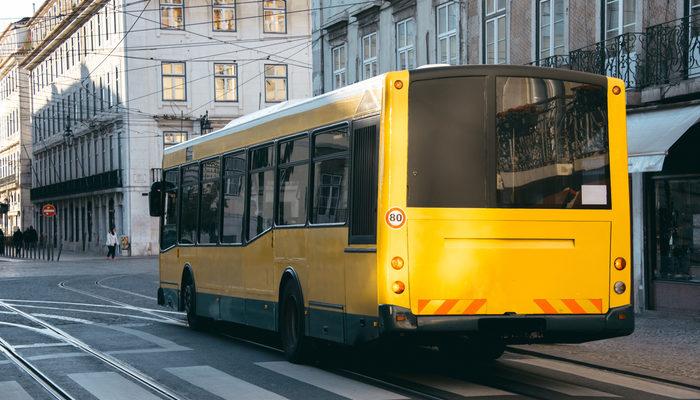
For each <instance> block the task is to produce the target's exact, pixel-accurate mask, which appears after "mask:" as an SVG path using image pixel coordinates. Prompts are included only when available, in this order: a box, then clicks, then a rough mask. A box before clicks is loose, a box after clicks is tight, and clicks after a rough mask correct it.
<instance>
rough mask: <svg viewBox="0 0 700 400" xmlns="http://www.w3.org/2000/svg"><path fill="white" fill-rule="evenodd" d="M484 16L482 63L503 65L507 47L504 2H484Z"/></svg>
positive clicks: (493, 0)
mask: <svg viewBox="0 0 700 400" xmlns="http://www.w3.org/2000/svg"><path fill="white" fill-rule="evenodd" d="M484 16H485V17H484V31H485V32H484V62H485V63H486V64H505V63H506V48H507V47H508V42H507V40H508V38H507V36H506V0H485V1H484Z"/></svg>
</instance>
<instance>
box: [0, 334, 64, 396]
mask: <svg viewBox="0 0 700 400" xmlns="http://www.w3.org/2000/svg"><path fill="white" fill-rule="evenodd" d="M0 353H2V354H3V355H5V357H7V359H8V360H10V361H11V362H12V363H13V364H15V365H16V366H17V367H18V368H19V369H20V370H22V371H23V372H25V373H26V374H27V375H29V376H30V377H31V378H32V380H34V381H35V382H36V383H38V384H39V385H40V386H41V387H42V388H43V389H44V390H46V391H47V392H48V393H49V394H50V395H51V396H52V397H54V398H55V399H57V400H77V399H76V398H75V397H73V396H71V395H70V393H68V392H67V391H66V390H65V389H63V388H62V387H61V386H59V385H58V384H57V383H55V382H54V381H52V380H51V379H50V378H49V377H47V376H46V375H44V373H42V372H41V371H40V370H39V369H38V368H37V367H35V366H34V364H32V363H31V362H29V361H28V360H27V359H26V358H24V357H22V356H21V355H20V354H19V353H18V352H17V351H15V349H14V347H12V345H10V344H9V343H8V342H7V341H6V340H5V339H3V338H1V337H0Z"/></svg>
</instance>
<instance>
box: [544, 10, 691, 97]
mask: <svg viewBox="0 0 700 400" xmlns="http://www.w3.org/2000/svg"><path fill="white" fill-rule="evenodd" d="M532 64H533V65H540V66H543V67H553V68H570V69H572V70H576V71H584V72H591V73H595V74H602V75H608V76H614V77H616V78H620V79H622V80H623V81H625V86H626V87H627V88H628V89H642V88H645V87H648V86H654V85H661V84H668V83H675V82H679V81H682V80H685V79H688V78H693V77H697V76H700V14H694V15H690V16H688V17H685V18H680V19H677V20H673V21H669V22H665V23H663V24H659V25H654V26H651V27H649V28H647V30H646V32H629V33H624V34H622V35H620V36H616V37H613V38H610V39H607V40H604V41H602V42H598V43H595V44H593V45H590V46H587V47H583V48H580V49H577V50H573V51H571V52H569V54H568V55H562V56H553V57H548V58H545V59H542V60H538V61H535V62H533V63H532Z"/></svg>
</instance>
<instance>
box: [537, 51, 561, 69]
mask: <svg viewBox="0 0 700 400" xmlns="http://www.w3.org/2000/svg"><path fill="white" fill-rule="evenodd" d="M530 65H537V66H540V67H547V68H567V69H568V68H569V55H568V54H564V55H557V56H549V57H547V58H541V59H539V60H537V61H533V62H531V63H530Z"/></svg>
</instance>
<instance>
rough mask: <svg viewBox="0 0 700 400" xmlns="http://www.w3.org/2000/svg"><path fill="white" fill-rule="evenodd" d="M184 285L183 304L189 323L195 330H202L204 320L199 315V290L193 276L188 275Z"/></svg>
mask: <svg viewBox="0 0 700 400" xmlns="http://www.w3.org/2000/svg"><path fill="white" fill-rule="evenodd" d="M183 286H184V287H183V290H182V305H183V308H184V309H185V314H186V315H187V324H188V325H189V326H190V328H192V329H194V330H197V331H198V330H202V329H203V328H204V321H203V320H202V317H199V316H197V311H196V310H197V290H196V288H195V286H194V280H193V279H192V277H191V276H189V275H188V276H187V278H186V280H185V282H184V285H183Z"/></svg>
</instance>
